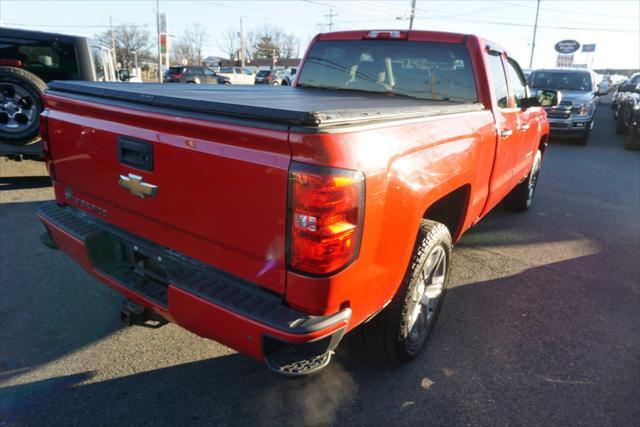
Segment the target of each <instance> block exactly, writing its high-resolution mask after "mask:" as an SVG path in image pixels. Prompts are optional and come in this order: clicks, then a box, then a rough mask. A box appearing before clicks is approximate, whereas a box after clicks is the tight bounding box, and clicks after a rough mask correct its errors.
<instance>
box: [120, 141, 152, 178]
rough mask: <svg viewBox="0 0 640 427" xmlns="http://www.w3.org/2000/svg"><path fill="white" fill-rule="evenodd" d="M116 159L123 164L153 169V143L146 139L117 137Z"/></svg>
mask: <svg viewBox="0 0 640 427" xmlns="http://www.w3.org/2000/svg"><path fill="white" fill-rule="evenodd" d="M118 160H119V161H120V163H122V164H123V165H127V166H131V167H134V168H137V169H142V170H145V171H152V170H153V145H151V143H150V142H147V141H140V140H137V139H131V138H126V137H123V136H119V137H118Z"/></svg>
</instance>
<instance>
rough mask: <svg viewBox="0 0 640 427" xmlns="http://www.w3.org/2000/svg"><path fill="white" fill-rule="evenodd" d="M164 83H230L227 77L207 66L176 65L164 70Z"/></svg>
mask: <svg viewBox="0 0 640 427" xmlns="http://www.w3.org/2000/svg"><path fill="white" fill-rule="evenodd" d="M163 81H164V82H165V83H192V84H220V85H228V84H231V81H230V79H229V77H227V76H222V75H219V74H217V73H216V72H215V71H213V70H212V69H211V68H209V67H197V66H192V65H191V66H188V67H185V66H177V67H169V68H168V69H167V71H165V72H164V77H163Z"/></svg>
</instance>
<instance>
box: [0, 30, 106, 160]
mask: <svg viewBox="0 0 640 427" xmlns="http://www.w3.org/2000/svg"><path fill="white" fill-rule="evenodd" d="M51 80H90V81H111V82H113V81H118V70H117V69H116V62H115V58H114V55H113V52H112V51H111V49H110V48H109V47H108V46H105V45H103V44H102V43H100V42H99V41H96V40H92V39H88V38H86V37H76V36H68V35H64V34H55V33H45V32H40V31H27V30H17V29H12V28H0V143H2V144H10V145H14V146H24V145H27V144H30V143H33V142H36V141H38V140H39V139H40V138H39V128H38V118H39V117H40V113H41V112H42V110H43V108H44V104H43V99H42V96H43V93H44V90H45V87H46V84H47V83H48V82H50V81H51ZM37 151H38V150H36V152H37ZM20 152H21V151H20V150H19V149H18V150H17V151H16V149H13V148H9V149H8V150H6V151H5V150H2V151H0V154H7V155H10V156H17V157H19V156H20V154H19V153H20ZM11 153H13V154H11ZM36 154H37V153H36ZM40 154H41V152H40Z"/></svg>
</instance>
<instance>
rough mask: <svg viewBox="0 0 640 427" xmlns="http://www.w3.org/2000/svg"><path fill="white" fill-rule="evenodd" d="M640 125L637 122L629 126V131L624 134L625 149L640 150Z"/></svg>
mask: <svg viewBox="0 0 640 427" xmlns="http://www.w3.org/2000/svg"><path fill="white" fill-rule="evenodd" d="M638 126H639V124H638V123H637V122H636V123H634V124H632V125H631V126H629V128H628V129H627V133H626V135H625V136H624V149H625V150H640V136H639V135H638Z"/></svg>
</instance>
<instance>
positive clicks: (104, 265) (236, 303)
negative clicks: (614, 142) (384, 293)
mask: <svg viewBox="0 0 640 427" xmlns="http://www.w3.org/2000/svg"><path fill="white" fill-rule="evenodd" d="M38 217H39V218H40V220H41V221H42V222H43V223H44V225H45V228H46V229H47V233H48V234H49V236H50V239H51V240H52V241H53V244H54V245H55V246H57V247H58V248H59V249H61V250H62V251H63V252H65V253H66V254H67V255H68V256H69V257H71V258H72V259H73V260H75V261H76V262H77V263H78V264H80V265H81V266H82V267H83V268H84V269H85V270H86V271H87V272H89V273H90V274H91V275H92V276H94V277H95V278H97V279H98V280H100V281H101V282H102V283H104V284H106V285H107V286H109V287H111V288H113V289H115V290H117V291H118V292H120V293H121V294H123V295H124V296H125V297H126V298H128V299H130V300H132V301H133V302H135V303H137V304H140V305H142V306H144V307H146V308H147V309H149V310H152V311H153V312H155V313H157V314H158V315H160V316H162V317H163V318H165V319H167V320H168V321H172V322H175V323H177V324H179V325H181V326H182V327H184V328H185V329H188V330H190V331H192V332H194V333H196V334H198V335H200V336H202V337H206V338H210V339H213V340H216V341H218V342H220V343H222V344H225V345H227V346H229V347H231V348H233V349H235V350H237V351H239V352H240V353H243V354H246V355H248V356H250V357H252V358H254V359H256V360H259V361H267V363H269V359H270V356H271V355H273V354H275V353H278V352H279V351H280V350H283V349H285V348H287V349H288V351H289V354H290V353H291V352H292V351H291V349H292V348H294V349H295V351H294V352H296V353H301V352H302V353H305V354H307V355H309V354H311V353H313V354H315V355H316V356H317V355H322V354H329V353H330V351H331V350H333V349H334V348H335V347H336V346H337V344H338V342H339V341H340V339H341V338H342V335H343V334H344V332H345V330H346V327H347V324H348V322H349V319H350V317H351V310H350V309H349V308H344V309H342V310H340V311H339V312H337V313H335V314H332V315H327V316H313V315H308V314H306V313H303V312H301V311H297V310H293V309H291V308H289V307H287V306H286V305H285V303H284V301H283V299H282V297H281V296H279V295H277V294H274V293H272V292H270V291H266V290H264V289H262V288H260V287H259V286H257V285H254V284H251V283H247V282H244V281H243V280H241V279H238V278H236V277H233V276H230V275H228V274H226V273H224V272H221V271H218V270H215V269H213V268H212V267H209V266H206V265H203V264H202V263H200V262H198V261H196V260H194V259H191V258H188V257H185V256H183V255H181V254H179V253H176V252H175V251H172V250H170V249H167V248H163V247H161V246H159V245H156V244H154V243H152V242H149V241H147V240H145V239H142V238H139V237H136V236H134V235H131V234H130V233H127V232H125V231H123V230H121V229H118V228H116V227H113V226H111V225H108V224H106V223H104V222H102V221H99V220H97V219H95V218H93V217H91V216H89V215H87V214H85V213H84V212H81V211H79V210H77V209H74V208H71V207H62V206H59V205H57V204H55V203H51V204H48V205H45V206H43V207H42V208H40V209H39V211H38ZM45 240H48V239H45ZM300 350H302V351H300ZM274 357H275V356H274ZM275 358H277V359H282V357H281V355H280V356H277V357H275ZM289 361H291V360H290V359H289ZM327 363H328V360H327ZM269 365H270V367H271V368H272V369H274V370H277V369H275V368H274V367H273V366H271V363H269ZM281 373H282V372H281Z"/></svg>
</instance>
